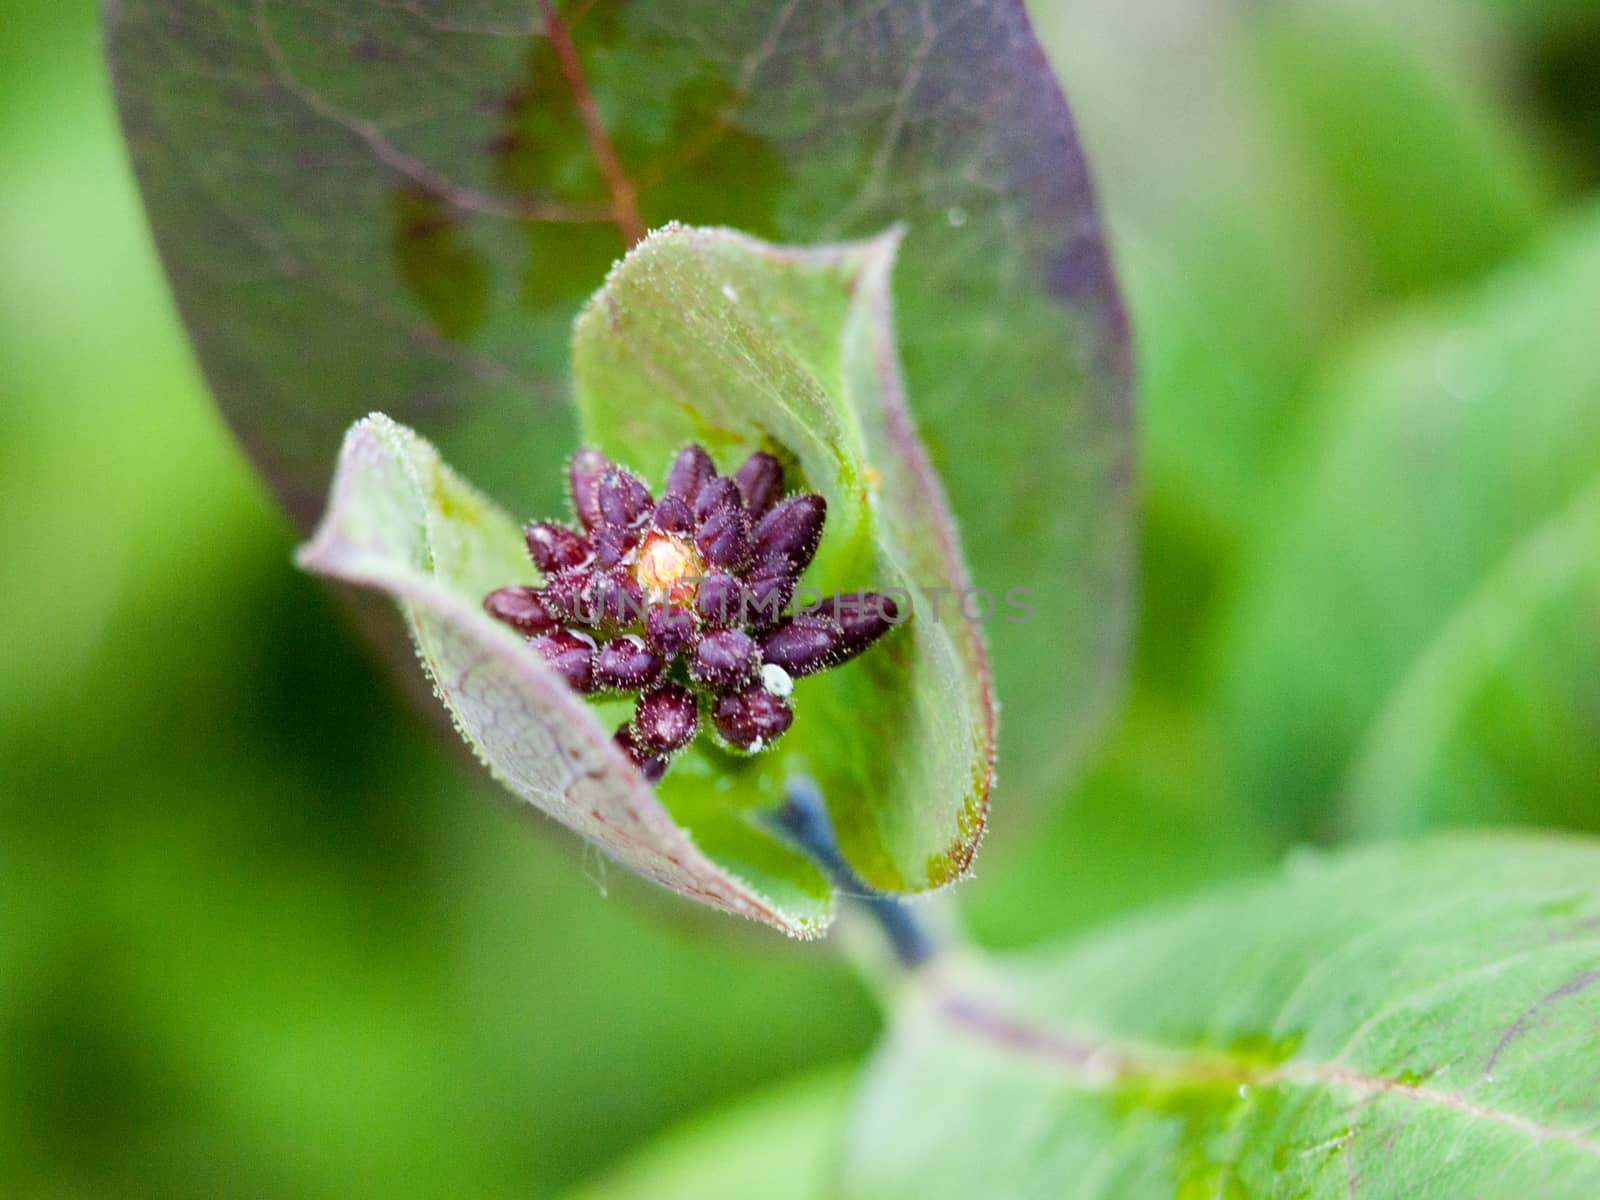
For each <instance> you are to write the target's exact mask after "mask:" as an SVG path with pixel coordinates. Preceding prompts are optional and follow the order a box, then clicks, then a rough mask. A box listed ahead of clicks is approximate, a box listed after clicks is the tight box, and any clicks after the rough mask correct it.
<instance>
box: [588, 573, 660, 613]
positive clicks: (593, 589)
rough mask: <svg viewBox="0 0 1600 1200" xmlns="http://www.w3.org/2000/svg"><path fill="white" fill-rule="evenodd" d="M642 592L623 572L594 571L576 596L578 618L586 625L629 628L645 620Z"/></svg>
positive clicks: (635, 582)
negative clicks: (625, 626)
mask: <svg viewBox="0 0 1600 1200" xmlns="http://www.w3.org/2000/svg"><path fill="white" fill-rule="evenodd" d="M644 608H645V599H644V589H643V588H641V587H640V586H639V584H638V582H637V581H636V580H635V579H634V578H633V576H632V575H629V574H628V573H627V572H625V571H596V572H595V573H594V574H592V575H590V576H589V579H588V581H587V582H586V583H585V584H584V585H583V589H582V591H580V592H579V593H578V601H577V607H576V609H575V615H577V616H578V617H579V618H580V619H581V620H582V621H583V622H584V624H586V625H602V624H611V625H632V624H634V623H635V622H637V621H640V620H643V619H644Z"/></svg>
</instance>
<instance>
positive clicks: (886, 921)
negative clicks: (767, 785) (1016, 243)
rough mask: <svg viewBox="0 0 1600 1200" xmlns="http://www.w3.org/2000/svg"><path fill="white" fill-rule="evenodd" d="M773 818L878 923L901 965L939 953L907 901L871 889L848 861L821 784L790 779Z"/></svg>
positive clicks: (909, 965)
mask: <svg viewBox="0 0 1600 1200" xmlns="http://www.w3.org/2000/svg"><path fill="white" fill-rule="evenodd" d="M773 820H774V822H775V823H776V825H777V827H778V828H779V829H780V830H781V831H782V832H783V833H785V834H787V835H788V837H789V839H790V840H791V841H792V842H793V843H794V844H795V846H796V847H797V848H798V849H800V850H801V851H803V852H804V853H805V854H807V855H808V856H809V857H810V858H811V859H812V861H813V862H815V863H816V864H817V865H818V866H819V867H821V868H822V869H823V870H824V871H825V872H827V874H828V877H829V878H830V879H832V880H833V882H834V886H835V887H837V888H838V889H839V893H840V894H841V895H844V896H847V897H849V898H850V899H852V900H854V901H855V902H856V904H857V905H858V906H859V907H860V908H862V909H863V910H864V911H865V912H867V913H868V914H869V915H870V916H871V917H872V918H873V920H874V921H876V922H877V925H878V928H879V930H881V931H882V933H883V936H884V938H885V939H886V940H887V941H888V943H889V946H890V949H892V950H893V951H894V957H895V961H896V962H898V963H899V964H900V966H902V967H904V968H905V969H907V970H910V969H912V968H914V967H920V966H921V965H922V964H923V963H925V962H927V961H928V960H929V959H931V958H932V957H933V956H934V954H935V953H937V951H938V945H937V943H936V942H935V941H934V939H933V936H932V935H931V934H930V933H929V932H928V930H927V928H926V927H925V926H924V925H923V924H922V922H920V921H918V920H917V918H916V916H915V915H914V914H913V913H912V912H911V909H910V907H909V906H908V905H907V904H906V903H905V901H903V900H900V899H898V898H897V897H895V896H890V895H887V894H886V893H884V892H879V891H876V890H874V889H873V888H871V887H868V886H867V884H866V882H865V881H864V880H863V879H862V878H861V876H860V875H858V874H856V871H855V868H854V867H852V866H851V865H850V864H849V863H848V862H846V861H845V857H844V855H843V854H842V853H841V852H840V850H839V839H838V838H837V837H836V836H835V835H834V832H833V822H832V821H830V820H829V819H828V810H827V806H826V805H824V804H823V802H822V793H821V791H820V790H819V789H818V788H817V785H816V783H814V782H813V781H812V780H810V779H807V778H805V777H803V776H796V777H795V778H793V779H791V780H790V781H789V784H788V788H787V791H786V793H785V797H784V803H783V807H782V808H780V809H778V810H777V812H776V813H775V814H774V816H773Z"/></svg>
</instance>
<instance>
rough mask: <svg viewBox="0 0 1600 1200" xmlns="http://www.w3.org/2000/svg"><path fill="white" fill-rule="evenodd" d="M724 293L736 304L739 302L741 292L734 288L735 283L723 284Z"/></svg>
mask: <svg viewBox="0 0 1600 1200" xmlns="http://www.w3.org/2000/svg"><path fill="white" fill-rule="evenodd" d="M722 294H723V295H724V296H726V297H727V298H728V299H729V300H732V301H733V302H734V303H735V304H737V303H739V293H738V292H736V291H734V290H733V284H731V283H725V284H723V285H722Z"/></svg>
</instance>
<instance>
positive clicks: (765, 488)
mask: <svg viewBox="0 0 1600 1200" xmlns="http://www.w3.org/2000/svg"><path fill="white" fill-rule="evenodd" d="M733 481H734V482H735V483H736V484H738V485H739V494H740V495H742V496H743V497H744V506H745V508H746V509H748V510H749V513H750V517H751V519H752V520H760V519H761V518H762V517H763V516H765V515H766V512H767V510H768V509H769V508H771V507H772V506H773V505H774V504H776V503H777V502H778V497H780V496H782V495H783V465H782V464H781V463H779V462H778V460H777V459H775V458H773V457H772V455H770V454H765V453H763V452H762V451H760V450H757V451H756V452H755V453H754V454H752V455H751V456H750V457H749V458H747V459H745V460H744V462H743V463H742V464H741V465H740V467H739V469H738V470H737V471H735V472H734V473H733Z"/></svg>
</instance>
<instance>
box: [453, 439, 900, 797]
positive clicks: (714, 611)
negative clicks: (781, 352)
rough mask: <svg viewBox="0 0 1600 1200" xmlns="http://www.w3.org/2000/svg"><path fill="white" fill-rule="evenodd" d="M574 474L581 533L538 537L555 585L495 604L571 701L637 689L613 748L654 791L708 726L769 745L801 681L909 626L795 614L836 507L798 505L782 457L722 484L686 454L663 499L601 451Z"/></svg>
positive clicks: (890, 604) (695, 449)
mask: <svg viewBox="0 0 1600 1200" xmlns="http://www.w3.org/2000/svg"><path fill="white" fill-rule="evenodd" d="M569 476H570V483H571V487H572V503H573V509H574V511H575V512H576V513H577V517H578V523H579V526H580V528H578V529H573V528H570V527H568V526H566V525H561V524H558V523H556V522H552V521H536V522H534V523H533V524H531V525H529V526H528V527H527V528H526V530H525V534H526V538H527V544H528V553H529V554H530V555H531V556H532V558H533V562H534V565H535V566H537V567H538V568H539V571H540V572H541V573H542V574H543V576H544V578H545V583H544V586H543V587H537V588H535V587H503V588H499V589H497V590H496V591H493V592H491V593H490V594H489V595H488V596H487V597H486V598H485V600H484V608H485V610H486V611H487V612H488V613H489V615H490V616H492V617H495V618H496V619H497V620H500V621H503V622H505V623H506V624H507V625H509V626H511V628H513V629H515V630H517V631H518V632H519V633H522V634H524V635H526V636H527V637H528V644H529V646H530V647H532V648H533V650H534V651H535V652H537V653H538V654H540V655H541V656H543V658H544V659H545V661H546V662H548V663H549V664H550V665H551V666H552V667H553V668H554V669H555V670H556V672H557V673H558V674H559V675H560V676H561V677H562V678H563V679H564V680H566V682H567V684H568V685H569V686H570V687H571V688H572V689H573V690H574V691H576V692H581V693H584V694H591V693H638V701H637V703H636V704H635V706H634V713H633V719H632V720H631V721H629V722H627V723H625V724H624V725H623V726H622V727H621V728H619V729H618V730H617V733H616V741H617V745H618V746H619V747H620V748H621V749H622V750H623V752H624V753H625V754H626V755H627V756H628V758H629V760H630V761H632V762H633V763H634V764H635V765H636V766H637V767H638V768H639V770H640V771H641V772H642V773H643V774H644V776H645V778H646V779H647V780H649V781H650V782H652V783H654V782H655V781H657V780H659V779H660V778H661V776H662V775H663V774H664V773H665V772H666V769H667V766H668V764H669V763H670V761H671V756H672V755H673V754H675V753H676V752H677V751H679V750H682V749H683V748H684V747H685V746H687V745H688V744H689V743H690V742H692V741H693V740H694V738H695V735H696V734H697V733H698V732H699V730H700V729H701V727H702V725H703V723H704V720H705V719H707V718H708V719H709V722H710V726H711V728H712V729H713V730H714V731H715V733H716V735H717V737H718V738H719V740H720V741H721V742H722V743H723V744H724V745H725V746H727V747H729V748H731V749H735V750H741V751H748V752H755V751H758V750H762V749H765V748H767V747H769V746H771V745H772V744H773V743H774V742H776V741H777V740H778V738H780V737H782V736H783V734H784V733H785V731H787V730H788V728H789V726H790V725H791V724H792V723H793V721H794V710H793V708H792V707H791V705H790V693H791V691H792V689H793V682H794V680H795V679H796V678H798V677H800V676H804V675H810V674H813V673H815V672H817V671H820V670H823V669H825V668H827V667H831V666H835V665H837V664H839V663H842V662H844V661H846V660H847V659H850V658H854V657H855V656H856V655H857V654H860V653H861V652H862V651H863V650H865V649H866V648H867V647H868V646H870V645H872V643H873V642H875V641H877V640H878V639H879V638H880V637H882V636H883V635H884V634H885V633H886V632H888V630H889V628H890V627H891V626H892V625H893V624H895V623H896V622H897V621H898V620H899V612H898V610H897V608H896V606H895V603H894V601H892V600H891V599H889V598H888V597H887V596H882V595H879V594H877V593H874V592H849V593H844V594H841V595H837V596H833V597H831V598H829V599H827V600H824V601H822V602H821V603H820V604H817V605H813V606H811V607H808V608H805V609H803V610H801V611H799V612H789V611H788V609H789V605H790V601H791V600H792V599H793V598H794V592H795V588H796V586H797V584H798V582H799V579H800V576H801V575H802V573H804V571H805V569H806V567H808V566H809V565H810V563H811V560H812V558H813V557H815V555H816V552H817V546H818V544H819V542H820V541H821V539H822V527H823V524H824V522H825V521H826V519H827V504H826V502H825V501H824V500H823V498H822V497H821V496H816V495H811V494H808V493H796V494H794V495H791V496H785V495H784V492H783V468H782V466H781V465H780V464H779V462H778V460H777V459H775V458H773V457H772V456H771V455H770V454H764V453H760V452H757V453H755V454H752V455H751V456H750V457H749V458H747V459H746V460H745V461H744V463H743V464H742V465H741V466H740V467H739V469H738V470H737V471H735V472H734V473H733V474H732V475H729V476H724V475H719V474H717V469H716V466H715V465H714V464H713V463H712V461H711V456H710V455H709V454H707V453H706V452H705V450H704V449H702V448H701V447H700V446H688V447H686V448H685V449H684V450H682V451H680V452H679V454H678V455H677V457H676V458H675V459H674V460H673V462H672V466H671V468H670V469H669V470H668V472H667V479H666V483H665V485H664V486H663V488H662V490H661V496H660V498H659V499H657V498H655V497H653V496H652V495H651V493H650V489H649V488H647V487H646V486H645V484H644V482H643V481H642V480H640V478H639V477H638V476H637V475H635V474H633V473H632V472H631V471H628V470H626V469H625V468H623V467H619V466H617V465H616V464H615V463H613V462H611V461H610V460H609V459H608V458H606V457H605V456H604V455H603V454H601V453H600V452H599V451H597V450H590V449H583V450H579V451H578V452H577V453H576V454H575V455H573V458H572V462H571V464H570V468H569Z"/></svg>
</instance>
